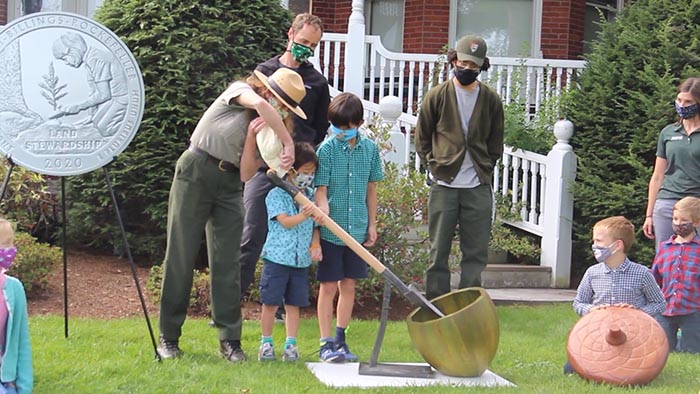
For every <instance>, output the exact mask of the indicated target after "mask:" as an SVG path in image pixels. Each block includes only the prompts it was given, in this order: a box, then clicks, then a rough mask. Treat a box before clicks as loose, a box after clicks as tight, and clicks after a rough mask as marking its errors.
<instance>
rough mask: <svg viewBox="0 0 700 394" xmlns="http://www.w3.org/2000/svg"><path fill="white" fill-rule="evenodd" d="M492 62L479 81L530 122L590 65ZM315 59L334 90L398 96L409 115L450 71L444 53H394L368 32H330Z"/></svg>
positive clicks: (547, 61) (374, 96) (368, 95)
mask: <svg viewBox="0 0 700 394" xmlns="http://www.w3.org/2000/svg"><path fill="white" fill-rule="evenodd" d="M349 40H359V41H360V42H363V43H364V45H363V48H364V49H363V50H362V51H361V53H359V54H358V53H349V50H350V49H352V48H351V46H350V45H347V43H348V42H349ZM358 47H359V46H358ZM489 59H490V60H491V69H489V71H487V72H484V73H482V74H481V75H480V77H479V78H480V79H481V80H484V81H486V82H487V83H488V84H489V85H490V86H492V87H494V88H495V89H496V90H497V92H498V93H499V94H500V95H501V97H502V99H503V101H504V102H505V103H510V102H513V101H519V102H521V103H523V104H524V105H523V108H524V111H525V114H524V115H525V116H526V117H527V118H530V117H531V116H532V115H533V114H534V113H536V112H537V111H539V109H540V107H541V105H542V104H543V103H544V102H546V100H548V99H550V98H551V97H554V96H558V95H559V94H560V93H561V92H562V91H563V90H565V89H569V88H570V87H571V86H572V85H574V77H575V76H576V75H577V74H578V73H579V72H580V71H581V70H582V69H583V68H584V65H585V63H584V62H583V61H578V60H557V59H530V58H523V59H519V58H507V57H493V58H489ZM312 61H313V62H314V65H315V66H316V68H317V69H318V70H319V71H320V72H321V73H322V74H323V75H324V76H325V77H326V78H327V79H328V82H329V84H330V85H331V86H332V87H334V88H336V89H338V90H341V91H352V90H351V89H350V88H351V87H352V86H356V87H359V90H358V91H353V93H355V94H357V95H358V96H360V97H361V98H363V99H365V100H367V101H370V102H377V101H378V100H379V98H381V97H384V96H389V95H391V96H397V97H398V98H399V99H400V100H401V102H402V103H403V107H404V112H406V113H407V114H409V115H412V114H415V113H417V112H418V108H419V105H420V102H421V101H422V99H423V95H424V94H425V93H426V92H427V91H428V90H429V89H430V88H431V87H433V86H435V85H437V84H439V83H441V82H443V81H444V80H445V78H446V77H447V76H448V73H449V71H448V65H447V63H446V57H445V55H437V54H417V53H396V52H391V51H389V50H387V49H386V48H384V46H383V45H382V43H381V40H380V37H379V36H365V35H364V34H362V35H361V36H358V37H351V36H350V34H349V33H348V34H344V33H343V34H341V33H325V34H324V35H323V38H322V40H321V44H320V45H319V46H318V47H317V48H316V54H315V57H313V58H312Z"/></svg>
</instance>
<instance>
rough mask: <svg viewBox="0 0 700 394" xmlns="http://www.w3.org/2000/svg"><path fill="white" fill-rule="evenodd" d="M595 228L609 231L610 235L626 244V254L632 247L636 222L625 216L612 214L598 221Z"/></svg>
mask: <svg viewBox="0 0 700 394" xmlns="http://www.w3.org/2000/svg"><path fill="white" fill-rule="evenodd" d="M593 230H594V231H595V230H604V231H607V233H608V236H610V238H612V239H613V240H614V241H617V240H618V239H619V240H621V241H622V242H623V243H624V244H625V254H626V253H628V252H629V251H630V249H632V244H634V224H632V222H630V221H629V220H627V218H625V217H624V216H612V217H609V218H605V219H603V220H600V221H598V223H596V224H595V225H594V226H593Z"/></svg>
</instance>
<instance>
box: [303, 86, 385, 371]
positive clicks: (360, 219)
mask: <svg viewBox="0 0 700 394" xmlns="http://www.w3.org/2000/svg"><path fill="white" fill-rule="evenodd" d="M363 115H364V109H363V107H362V101H361V100H360V99H359V98H358V97H357V96H355V95H354V94H352V93H341V94H339V95H338V96H336V97H335V98H334V99H333V101H331V105H330V107H329V108H328V118H329V120H330V121H331V133H332V134H333V136H332V137H329V138H328V139H326V140H325V141H323V143H322V144H321V146H319V147H318V170H317V171H316V178H315V179H314V182H315V183H316V205H318V207H319V208H320V209H321V210H322V211H324V212H325V213H327V214H328V216H329V217H330V219H331V220H333V221H334V222H336V223H337V224H338V225H339V226H340V227H342V228H343V230H345V231H346V232H347V233H348V234H349V235H350V236H351V237H352V238H353V239H354V240H355V241H357V242H359V243H361V244H363V245H364V246H365V247H370V246H372V245H374V244H375V243H376V242H377V182H379V181H381V180H382V179H384V174H383V172H382V162H381V159H380V156H379V148H378V147H377V144H376V143H375V142H374V141H372V140H371V139H369V138H367V137H366V136H364V135H362V134H360V133H359V132H358V128H359V127H360V126H361V125H362V123H363ZM321 250H322V252H323V261H322V263H321V264H319V265H318V270H317V271H316V279H317V280H318V281H319V282H320V286H319V290H318V301H317V305H316V309H317V314H318V328H319V331H320V335H321V339H320V345H321V346H320V349H319V358H320V359H321V361H324V362H343V361H349V362H355V361H357V360H358V358H357V356H356V355H355V354H353V353H352V352H351V351H350V348H349V347H348V345H347V342H346V339H345V330H346V329H347V327H348V325H349V324H350V319H351V318H352V310H353V306H354V304H355V284H356V282H357V280H360V279H364V278H367V275H368V270H367V264H366V263H365V262H364V260H362V258H360V256H358V255H357V254H355V252H353V251H352V249H350V248H349V247H348V246H347V245H346V244H345V242H343V240H341V239H340V238H338V236H336V235H335V234H334V233H333V232H331V231H330V230H328V229H327V228H326V227H322V228H321ZM336 294H338V302H337V304H336V306H335V311H336V324H335V336H332V335H331V333H332V322H333V309H334V308H333V304H334V300H335V296H336Z"/></svg>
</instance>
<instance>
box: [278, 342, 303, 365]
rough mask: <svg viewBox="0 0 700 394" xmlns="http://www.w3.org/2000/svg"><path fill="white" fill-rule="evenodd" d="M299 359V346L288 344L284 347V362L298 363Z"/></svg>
mask: <svg viewBox="0 0 700 394" xmlns="http://www.w3.org/2000/svg"><path fill="white" fill-rule="evenodd" d="M298 359H299V350H298V349H297V345H292V344H288V345H285V346H284V352H282V361H291V362H294V361H297V360H298Z"/></svg>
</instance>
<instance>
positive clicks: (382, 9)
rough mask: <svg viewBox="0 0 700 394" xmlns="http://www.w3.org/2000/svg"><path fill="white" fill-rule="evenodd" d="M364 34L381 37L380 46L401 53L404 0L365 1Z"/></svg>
mask: <svg viewBox="0 0 700 394" xmlns="http://www.w3.org/2000/svg"><path fill="white" fill-rule="evenodd" d="M364 16H365V33H366V34H370V35H375V36H380V37H382V45H384V47H385V48H386V49H388V50H390V51H393V52H403V16H404V0H365V4H364Z"/></svg>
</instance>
